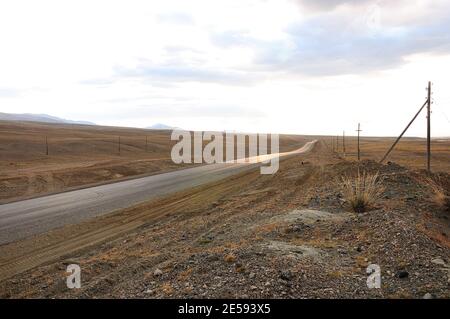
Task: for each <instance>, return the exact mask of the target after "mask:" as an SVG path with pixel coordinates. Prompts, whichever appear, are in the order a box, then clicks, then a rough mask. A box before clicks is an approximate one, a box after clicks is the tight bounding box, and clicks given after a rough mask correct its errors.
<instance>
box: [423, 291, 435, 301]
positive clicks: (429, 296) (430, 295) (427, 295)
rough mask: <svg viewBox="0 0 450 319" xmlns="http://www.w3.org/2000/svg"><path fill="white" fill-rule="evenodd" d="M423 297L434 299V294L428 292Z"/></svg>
mask: <svg viewBox="0 0 450 319" xmlns="http://www.w3.org/2000/svg"><path fill="white" fill-rule="evenodd" d="M423 299H434V296H433V295H432V294H430V293H429V292H427V293H426V294H425V295H423Z"/></svg>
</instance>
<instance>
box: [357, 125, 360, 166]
mask: <svg viewBox="0 0 450 319" xmlns="http://www.w3.org/2000/svg"><path fill="white" fill-rule="evenodd" d="M356 131H357V132H358V161H359V160H361V151H360V148H359V132H361V125H360V123H358V129H357V130H356Z"/></svg>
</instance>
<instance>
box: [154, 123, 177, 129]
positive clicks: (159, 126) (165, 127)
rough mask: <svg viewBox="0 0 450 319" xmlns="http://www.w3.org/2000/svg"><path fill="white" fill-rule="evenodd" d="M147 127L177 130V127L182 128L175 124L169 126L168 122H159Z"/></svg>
mask: <svg viewBox="0 0 450 319" xmlns="http://www.w3.org/2000/svg"><path fill="white" fill-rule="evenodd" d="M146 129H149V130H176V129H180V128H179V127H174V126H169V125H166V124H161V123H157V124H155V125H152V126H149V127H146Z"/></svg>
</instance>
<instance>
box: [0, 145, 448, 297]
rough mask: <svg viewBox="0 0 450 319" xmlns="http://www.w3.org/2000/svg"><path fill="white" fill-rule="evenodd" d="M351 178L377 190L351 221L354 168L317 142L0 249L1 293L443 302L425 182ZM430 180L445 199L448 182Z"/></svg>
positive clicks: (440, 223)
mask: <svg viewBox="0 0 450 319" xmlns="http://www.w3.org/2000/svg"><path fill="white" fill-rule="evenodd" d="M359 168H360V169H362V170H367V171H370V172H375V171H378V172H379V173H380V175H381V177H382V179H383V184H384V186H385V188H386V189H385V191H384V193H383V198H382V199H381V200H380V201H378V202H377V205H376V207H375V208H374V209H373V210H371V211H369V212H366V213H362V214H355V213H351V212H349V209H348V207H347V203H346V200H345V199H344V198H343V196H342V190H341V185H340V184H341V183H340V178H341V176H343V175H351V174H354V173H355V172H356V171H357V169H358V164H357V163H354V162H346V161H342V160H340V159H338V158H336V157H335V156H334V155H333V154H331V153H330V152H329V150H328V149H327V148H326V147H325V145H324V144H322V143H320V144H318V146H317V147H316V148H315V149H314V151H313V152H312V153H310V154H308V155H305V156H301V157H300V156H299V157H295V158H291V159H288V160H286V161H284V162H282V165H281V168H280V171H279V172H278V173H277V174H276V175H275V176H262V175H259V173H258V172H249V173H245V174H241V175H239V176H236V177H233V178H230V179H227V180H224V181H221V182H218V183H214V184H212V185H208V186H207V187H202V188H197V189H196V190H193V191H189V192H183V193H180V194H177V195H176V196H171V197H169V198H167V199H164V200H160V201H153V202H151V203H146V204H144V205H139V206H137V207H133V208H130V209H127V210H125V211H123V212H117V213H116V214H112V215H110V216H105V217H103V218H99V219H96V220H94V221H91V222H88V223H84V224H83V225H78V226H74V227H66V228H65V229H60V230H55V231H53V232H51V233H49V234H43V235H39V236H36V237H35V238H33V239H30V240H28V241H27V240H25V241H22V242H17V243H13V244H9V245H5V246H2V247H0V252H1V256H2V259H1V260H0V273H1V274H3V275H5V274H8V271H9V276H10V275H11V274H13V273H14V271H16V272H20V274H17V275H15V276H12V277H10V278H9V279H6V280H3V281H2V282H1V283H0V295H1V296H2V297H58V298H65V297H115V298H119V297H140V298H174V297H183V298H186V297H192V298H201V297H225V298H260V297H268V298H303V297H309V298H310V297H313V298H315V297H321V298H345V297H346V298H366V297H370V298H383V297H384V298H402V297H413V298H422V297H424V296H426V297H440V298H448V297H450V295H449V292H448V285H449V276H450V272H449V271H450V268H449V262H450V261H449V257H450V245H449V240H448V233H449V220H448V217H449V215H448V214H449V213H448V212H447V211H445V208H444V207H442V206H439V205H438V204H437V203H436V202H435V200H434V197H433V192H432V190H431V189H430V186H429V183H428V182H427V181H428V178H429V177H430V176H427V175H426V173H425V172H423V171H414V172H413V171H409V170H408V169H406V168H404V167H401V166H398V165H395V164H391V165H379V164H377V163H375V162H371V161H365V162H362V163H361V164H359ZM431 177H432V178H435V179H439V180H440V182H441V184H442V185H443V187H444V188H446V191H447V192H448V191H450V189H448V187H449V183H448V182H449V175H447V174H440V175H439V177H438V176H437V175H433V176H431ZM105 234H106V235H107V236H105ZM96 236H97V237H96ZM108 236H109V237H108ZM101 237H103V239H102V240H101V239H100V238H101ZM95 238H97V242H96V241H95ZM105 238H107V239H108V241H107V242H105ZM77 240H78V242H77ZM83 240H85V242H84V244H83ZM70 243H72V244H73V245H74V246H70ZM93 243H94V245H92V244H93ZM77 245H78V246H77ZM70 249H72V250H70ZM58 254H59V255H58ZM39 258H40V263H42V262H44V261H45V265H44V266H42V265H41V266H38V265H39V264H40V263H39V262H37V260H39ZM33 263H34V265H33ZM69 263H77V264H79V265H80V266H81V270H82V288H81V289H78V290H69V289H67V288H66V286H65V275H66V274H65V268H66V265H67V264H69ZM369 264H377V265H379V267H380V269H381V276H382V281H381V282H382V284H381V288H380V289H369V288H368V287H367V284H366V280H367V274H366V267H367V266H368V265H369ZM31 266H32V267H35V266H38V267H35V268H33V269H30V270H27V269H29V268H30V267H31ZM20 267H22V269H21V270H20ZM18 270H20V271H18Z"/></svg>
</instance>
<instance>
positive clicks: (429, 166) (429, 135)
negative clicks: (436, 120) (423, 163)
mask: <svg viewBox="0 0 450 319" xmlns="http://www.w3.org/2000/svg"><path fill="white" fill-rule="evenodd" d="M430 115H431V82H430V81H428V100H427V170H428V172H430V171H431V118H430Z"/></svg>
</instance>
